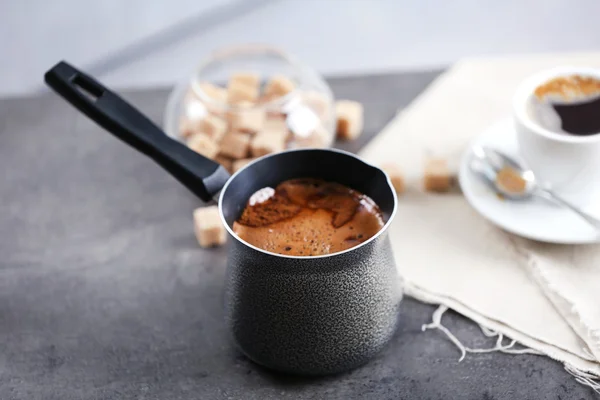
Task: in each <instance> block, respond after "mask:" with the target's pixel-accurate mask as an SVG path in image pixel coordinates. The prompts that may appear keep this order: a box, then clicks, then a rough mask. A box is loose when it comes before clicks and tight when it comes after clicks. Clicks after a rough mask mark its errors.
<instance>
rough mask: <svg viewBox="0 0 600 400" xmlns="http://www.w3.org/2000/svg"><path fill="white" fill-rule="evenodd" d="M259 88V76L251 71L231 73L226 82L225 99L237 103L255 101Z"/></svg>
mask: <svg viewBox="0 0 600 400" xmlns="http://www.w3.org/2000/svg"><path fill="white" fill-rule="evenodd" d="M259 90H260V77H259V76H258V75H257V74H252V73H237V74H233V75H231V78H229V83H228V84H227V101H228V102H229V103H231V104H238V103H241V102H243V101H249V102H252V103H254V102H256V100H257V99H258V92H259Z"/></svg>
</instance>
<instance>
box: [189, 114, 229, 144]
mask: <svg viewBox="0 0 600 400" xmlns="http://www.w3.org/2000/svg"><path fill="white" fill-rule="evenodd" d="M195 124H196V131H198V132H202V133H205V134H206V135H208V136H209V137H210V138H211V139H213V140H214V141H215V142H218V141H220V140H221V139H222V138H223V135H225V132H227V122H225V120H223V119H221V118H219V117H217V116H215V115H207V116H206V117H204V118H202V119H199V120H197V121H195Z"/></svg>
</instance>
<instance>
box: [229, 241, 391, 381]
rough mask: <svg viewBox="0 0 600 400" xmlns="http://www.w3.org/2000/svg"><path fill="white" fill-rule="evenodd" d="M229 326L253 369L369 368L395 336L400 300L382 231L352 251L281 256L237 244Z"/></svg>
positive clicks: (306, 371) (232, 249) (232, 251)
mask: <svg viewBox="0 0 600 400" xmlns="http://www.w3.org/2000/svg"><path fill="white" fill-rule="evenodd" d="M227 279H228V281H227V292H226V309H227V323H228V324H229V327H230V329H231V332H232V333H233V337H234V340H235V342H236V343H237V345H238V346H239V348H240V349H241V350H242V351H243V352H244V353H245V354H246V355H247V356H248V357H249V358H250V359H252V360H253V361H255V362H257V363H258V364H261V365H264V366H266V367H269V368H273V369H276V370H279V371H284V372H289V373H298V374H311V375H313V374H314V375H320V374H330V373H336V372H341V371H345V370H348V369H351V368H354V367H357V366H359V365H361V364H364V363H365V362H367V361H368V360H369V359H370V358H372V357H373V356H374V355H375V354H377V353H378V352H379V351H380V350H381V349H382V347H383V346H385V344H386V343H387V342H388V341H389V339H390V338H391V336H392V335H393V333H394V331H395V330H396V326H397V321H398V307H399V305H400V300H401V297H402V290H401V285H400V280H399V277H398V274H397V272H396V266H395V263H394V258H393V254H392V250H391V246H390V241H389V238H388V235H387V232H385V233H383V234H382V235H380V236H379V237H377V238H376V239H375V240H373V241H371V242H370V243H368V244H366V245H364V246H361V247H359V248H356V249H354V250H352V251H349V252H345V253H341V254H338V255H333V256H329V257H320V258H283V257H277V256H275V255H270V254H265V253H262V252H258V251H256V250H254V249H251V248H249V247H247V246H246V245H245V244H244V243H242V242H239V241H237V240H234V241H233V243H232V246H231V247H230V252H229V262H228V278H227Z"/></svg>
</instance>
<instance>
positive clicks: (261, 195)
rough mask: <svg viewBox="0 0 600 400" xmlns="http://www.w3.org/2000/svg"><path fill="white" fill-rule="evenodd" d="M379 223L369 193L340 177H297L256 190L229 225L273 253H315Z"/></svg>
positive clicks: (349, 243)
mask: <svg viewBox="0 0 600 400" xmlns="http://www.w3.org/2000/svg"><path fill="white" fill-rule="evenodd" d="M383 226H384V221H383V215H382V213H381V210H380V209H379V207H378V206H377V204H375V202H374V201H373V200H372V199H371V198H370V197H368V196H366V195H364V194H362V193H360V192H357V191H356V190H353V189H350V188H349V187H346V186H344V185H340V184H338V183H333V182H326V181H323V180H320V179H313V178H299V179H291V180H287V181H284V182H282V183H280V184H279V185H277V187H276V188H275V189H274V190H273V189H271V188H264V189H261V190H259V191H258V192H256V193H255V194H254V195H253V196H252V197H251V198H250V199H249V201H248V204H247V205H246V207H245V209H244V211H243V212H242V215H241V217H240V218H239V219H238V220H237V221H236V222H234V224H233V231H234V232H235V233H236V234H237V235H238V236H239V237H240V238H241V239H243V240H245V241H246V242H248V243H250V244H252V245H254V246H256V247H259V248H261V249H264V250H267V251H270V252H273V253H278V254H285V255H292V256H318V255H323V254H332V253H337V252H339V251H343V250H346V249H349V248H352V247H354V246H356V245H358V244H360V243H362V242H364V241H365V240H368V239H369V238H371V237H373V236H374V235H375V234H376V233H377V232H379V231H380V230H381V228H382V227H383Z"/></svg>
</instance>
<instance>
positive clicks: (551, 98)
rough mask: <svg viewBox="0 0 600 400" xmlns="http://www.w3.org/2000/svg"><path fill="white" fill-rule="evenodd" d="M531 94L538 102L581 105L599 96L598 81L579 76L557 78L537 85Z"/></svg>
mask: <svg viewBox="0 0 600 400" xmlns="http://www.w3.org/2000/svg"><path fill="white" fill-rule="evenodd" d="M533 94H534V96H535V97H536V98H537V99H538V100H539V101H540V102H552V103H562V104H573V103H581V102H585V101H589V100H592V99H594V98H596V97H599V96H600V79H596V78H592V77H587V76H580V75H570V76H559V77H556V78H553V79H551V80H549V81H547V82H545V83H543V84H541V85H539V86H538V87H537V88H536V89H535V90H534V92H533Z"/></svg>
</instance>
